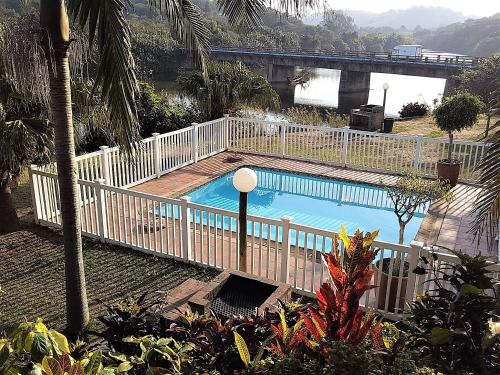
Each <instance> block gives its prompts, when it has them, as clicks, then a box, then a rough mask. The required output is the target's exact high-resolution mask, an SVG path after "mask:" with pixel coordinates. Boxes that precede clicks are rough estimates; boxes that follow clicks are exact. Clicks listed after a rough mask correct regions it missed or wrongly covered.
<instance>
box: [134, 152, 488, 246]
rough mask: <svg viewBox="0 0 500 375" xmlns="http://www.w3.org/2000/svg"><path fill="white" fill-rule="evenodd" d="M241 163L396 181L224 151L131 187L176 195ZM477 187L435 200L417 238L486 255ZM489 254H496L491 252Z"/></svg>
mask: <svg viewBox="0 0 500 375" xmlns="http://www.w3.org/2000/svg"><path fill="white" fill-rule="evenodd" d="M237 158H240V160H238V161H236V159H237ZM242 166H255V167H265V168H275V169H281V170H285V171H291V172H299V173H306V174H311V175H318V176H323V177H331V178H335V179H340V180H347V181H354V182H361V183H366V184H374V185H386V186H390V185H392V184H394V183H395V181H396V180H397V176H393V175H388V174H383V173H376V172H366V171H359V170H352V169H346V168H340V167H334V166H330V165H323V164H317V163H310V162H307V161H298V160H290V159H282V158H278V157H271V156H261V155H252V154H243V153H233V152H224V153H221V154H217V155H215V156H212V157H210V158H208V159H204V160H202V161H200V162H198V163H196V164H191V165H189V166H186V167H184V168H181V169H178V170H176V171H174V172H171V173H169V174H167V175H165V176H162V177H161V178H159V179H156V180H151V181H148V182H145V183H143V184H141V185H138V186H136V187H134V188H132V189H133V190H136V191H141V192H145V193H150V194H154V195H159V196H169V197H179V196H182V195H183V194H184V193H186V192H188V191H190V190H193V189H194V188H196V187H198V186H200V185H203V184H206V183H207V182H209V181H211V180H213V179H215V178H217V177H219V176H221V175H223V174H225V173H228V172H231V171H233V170H235V169H237V168H240V167H242ZM479 190H480V189H479V188H477V187H474V186H471V185H462V184H459V185H457V186H456V187H455V188H454V200H453V201H452V202H451V203H447V202H445V201H437V202H435V203H434V204H433V205H432V206H431V208H430V209H429V212H428V214H427V216H426V218H425V219H424V221H423V223H422V226H421V227H420V230H419V232H418V233H417V236H416V240H418V241H422V242H424V243H426V244H430V245H439V246H444V247H447V248H450V249H456V250H462V251H464V252H467V253H469V254H476V253H478V252H481V253H483V254H487V253H488V250H487V244H486V240H485V239H483V240H482V241H481V242H480V243H479V245H477V244H476V243H475V241H473V238H472V235H470V234H469V233H468V230H469V228H470V226H471V222H472V220H473V218H474V208H473V205H474V201H475V200H476V197H477V194H478V193H479ZM492 255H496V254H493V253H492Z"/></svg>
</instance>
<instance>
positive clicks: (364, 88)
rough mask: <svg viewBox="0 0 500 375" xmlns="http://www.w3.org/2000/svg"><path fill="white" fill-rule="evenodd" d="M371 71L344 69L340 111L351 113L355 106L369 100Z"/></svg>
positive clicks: (341, 83)
mask: <svg viewBox="0 0 500 375" xmlns="http://www.w3.org/2000/svg"><path fill="white" fill-rule="evenodd" d="M369 94H370V73H367V72H353V71H347V70H343V71H342V73H341V74H340V85H339V105H338V109H337V110H338V112H339V113H349V112H350V110H351V109H353V108H359V106H360V105H361V104H366V103H367V102H368V96H369Z"/></svg>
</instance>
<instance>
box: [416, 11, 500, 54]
mask: <svg viewBox="0 0 500 375" xmlns="http://www.w3.org/2000/svg"><path fill="white" fill-rule="evenodd" d="M413 38H414V39H415V41H417V42H418V43H420V44H422V45H423V46H425V48H430V49H433V50H437V51H447V52H455V53H463V54H466V55H473V56H490V55H493V54H494V53H500V13H497V14H495V15H493V16H491V17H484V18H479V19H475V20H467V21H465V22H460V23H454V24H451V25H448V26H445V27H440V28H438V29H436V30H418V31H415V32H414V33H413Z"/></svg>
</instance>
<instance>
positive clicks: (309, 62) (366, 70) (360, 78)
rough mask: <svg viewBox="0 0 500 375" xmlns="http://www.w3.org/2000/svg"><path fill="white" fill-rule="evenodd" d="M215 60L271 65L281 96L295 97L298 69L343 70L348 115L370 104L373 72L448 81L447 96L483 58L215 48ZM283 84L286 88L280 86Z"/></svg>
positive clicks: (343, 107) (342, 103) (342, 96)
mask: <svg viewBox="0 0 500 375" xmlns="http://www.w3.org/2000/svg"><path fill="white" fill-rule="evenodd" d="M211 57H212V58H213V59H215V60H222V61H241V62H243V63H245V64H249V65H253V64H255V65H257V64H258V65H267V66H268V69H267V79H268V81H269V82H271V83H272V84H273V86H275V87H277V91H278V93H279V94H280V97H282V98H283V97H284V96H285V97H286V96H290V95H292V102H293V93H290V90H288V92H287V89H286V88H285V86H284V84H285V83H288V78H289V77H293V75H294V69H295V67H310V68H324V69H337V70H341V71H342V72H341V77H340V87H339V111H340V112H348V109H349V108H357V107H359V105H360V104H365V103H366V102H367V101H368V94H369V90H370V73H387V74H401V75H411V76H419V77H431V78H443V79H446V84H445V90H444V91H445V92H444V95H447V94H448V93H449V92H450V91H451V90H452V89H453V88H454V87H455V84H456V83H455V82H454V80H453V79H452V78H451V77H453V76H454V75H456V74H457V73H459V72H460V71H461V70H462V69H474V68H475V67H477V65H478V63H479V61H480V58H478V57H472V56H450V55H447V54H439V53H424V55H423V56H418V57H412V56H402V55H395V54H393V53H391V52H366V51H354V52H353V51H350V52H332V51H304V50H300V51H299V50H287V51H280V50H273V49H248V48H246V49H240V48H213V49H212V51H211ZM280 84H281V86H282V87H279V85H280Z"/></svg>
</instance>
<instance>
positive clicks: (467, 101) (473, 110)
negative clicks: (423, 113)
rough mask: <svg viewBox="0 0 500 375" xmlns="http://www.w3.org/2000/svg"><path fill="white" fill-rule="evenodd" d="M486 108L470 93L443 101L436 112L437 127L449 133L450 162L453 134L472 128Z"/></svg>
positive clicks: (462, 93) (459, 94) (460, 93)
mask: <svg viewBox="0 0 500 375" xmlns="http://www.w3.org/2000/svg"><path fill="white" fill-rule="evenodd" d="M483 108H484V104H483V102H482V101H481V99H480V98H479V97H478V96H476V95H473V94H470V93H468V92H459V93H457V94H455V95H453V96H450V97H448V98H445V99H443V101H442V103H441V104H440V105H439V106H437V107H436V109H435V110H434V113H433V115H434V118H435V120H436V123H437V126H438V127H439V129H441V130H442V131H445V132H447V133H448V137H449V139H450V143H449V145H448V159H447V160H448V161H449V162H451V161H452V149H453V132H456V131H462V130H464V129H466V128H470V127H472V126H473V125H474V124H475V123H476V122H477V120H478V118H479V114H480V113H481V111H482V110H483Z"/></svg>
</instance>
